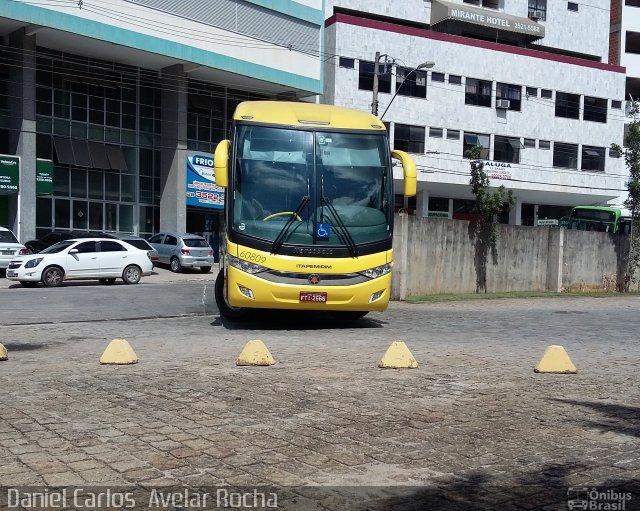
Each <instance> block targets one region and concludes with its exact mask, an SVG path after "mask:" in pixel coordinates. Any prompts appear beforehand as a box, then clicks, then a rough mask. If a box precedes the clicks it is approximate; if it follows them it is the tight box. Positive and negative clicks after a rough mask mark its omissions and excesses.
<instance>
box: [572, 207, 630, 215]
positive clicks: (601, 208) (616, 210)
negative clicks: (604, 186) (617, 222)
mask: <svg viewBox="0 0 640 511" xmlns="http://www.w3.org/2000/svg"><path fill="white" fill-rule="evenodd" d="M573 209H588V210H590V211H610V212H612V213H618V214H621V213H622V211H620V208H614V207H612V206H575V207H574V208H573Z"/></svg>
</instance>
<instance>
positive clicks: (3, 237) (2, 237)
mask: <svg viewBox="0 0 640 511" xmlns="http://www.w3.org/2000/svg"><path fill="white" fill-rule="evenodd" d="M0 242H2V243H19V242H18V239H17V238H16V237H15V236H14V235H13V233H12V232H11V231H0Z"/></svg>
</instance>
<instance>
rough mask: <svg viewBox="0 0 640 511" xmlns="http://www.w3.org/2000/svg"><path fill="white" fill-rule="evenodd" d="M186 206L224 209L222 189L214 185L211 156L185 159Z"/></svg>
mask: <svg viewBox="0 0 640 511" xmlns="http://www.w3.org/2000/svg"><path fill="white" fill-rule="evenodd" d="M187 206H200V207H204V208H213V209H223V208H224V188H222V187H220V186H218V185H216V178H215V175H214V172H213V156H202V155H197V156H189V157H187Z"/></svg>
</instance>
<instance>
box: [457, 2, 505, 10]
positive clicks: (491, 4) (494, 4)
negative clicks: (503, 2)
mask: <svg viewBox="0 0 640 511" xmlns="http://www.w3.org/2000/svg"><path fill="white" fill-rule="evenodd" d="M464 3H465V4H471V5H479V6H480V7H486V8H487V9H497V8H498V0H464Z"/></svg>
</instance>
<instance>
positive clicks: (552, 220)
mask: <svg viewBox="0 0 640 511" xmlns="http://www.w3.org/2000/svg"><path fill="white" fill-rule="evenodd" d="M544 225H558V220H557V219H555V218H548V219H547V218H545V219H544V220H538V227H541V226H544Z"/></svg>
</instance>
